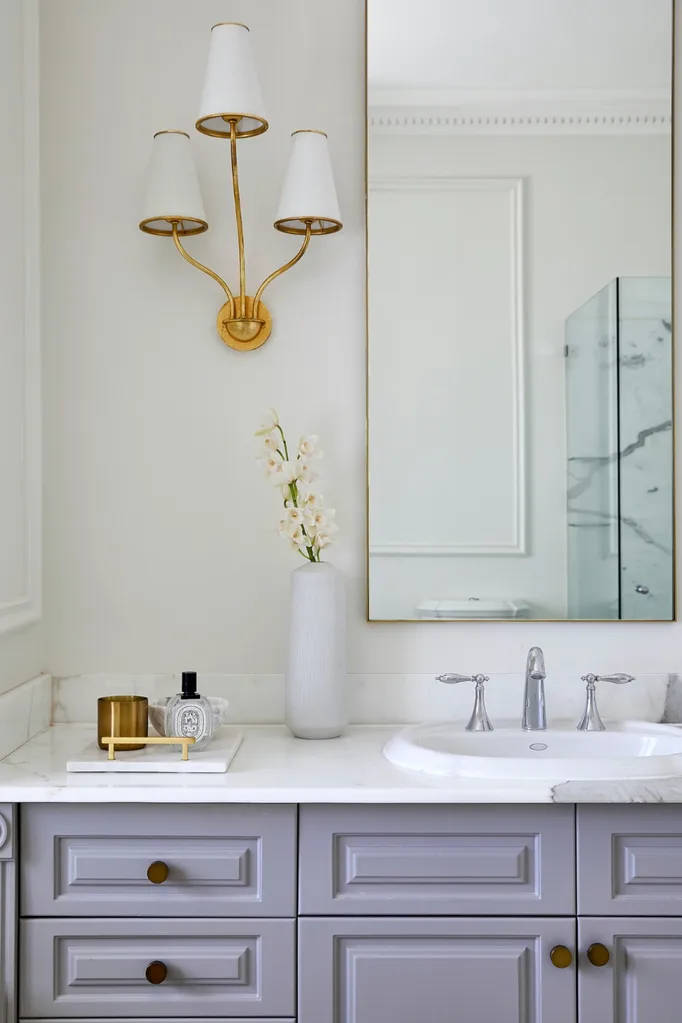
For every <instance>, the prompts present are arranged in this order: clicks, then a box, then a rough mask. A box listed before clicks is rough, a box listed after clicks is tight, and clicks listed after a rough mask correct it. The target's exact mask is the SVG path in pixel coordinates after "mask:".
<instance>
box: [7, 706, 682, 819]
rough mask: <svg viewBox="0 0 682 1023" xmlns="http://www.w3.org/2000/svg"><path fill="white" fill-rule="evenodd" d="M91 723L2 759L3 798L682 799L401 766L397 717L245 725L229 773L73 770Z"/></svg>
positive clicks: (663, 790)
mask: <svg viewBox="0 0 682 1023" xmlns="http://www.w3.org/2000/svg"><path fill="white" fill-rule="evenodd" d="M93 728H94V726H92V725H83V724H78V725H53V726H52V727H51V728H48V729H47V731H45V732H42V733H41V734H40V735H38V736H36V737H35V738H33V739H31V740H30V741H29V742H27V743H25V745H23V746H21V747H20V748H19V749H18V750H16V751H15V752H14V753H12V754H11V755H10V756H8V757H5V759H4V760H2V761H0V802H5V803H27V802H61V803H104V802H110V803H144V802H154V803H182V802H199V803H551V802H560V803H578V802H580V803H590V802H601V803H630V802H635V803H637V802H644V803H654V802H670V803H675V802H682V778H680V779H658V780H657V779H651V778H648V779H646V780H645V781H628V782H622V781H618V782H585V781H580V782H566V783H563V784H555V785H553V784H552V783H550V782H547V781H530V782H529V781H509V780H506V781H497V780H495V781H490V780H488V779H477V778H435V777H432V776H428V775H424V774H416V773H412V772H406V771H402V770H400V769H399V768H397V767H394V766H393V765H391V764H389V763H388V761H386V760H385V759H384V758H383V756H382V752H381V751H382V748H383V745H384V743H385V742H386V740H387V739H388V738H389V737H390V736H391V735H392V734H393V733H394V732H395V726H391V727H389V726H385V727H376V726H355V727H352V728H349V729H348V731H347V733H346V734H345V735H343V736H342V737H341V738H339V739H327V740H322V741H310V740H304V739H294V738H293V737H292V736H291V734H290V733H289V731H288V730H287V729H286V728H284V727H283V726H280V725H271V726H257V727H256V726H254V727H245V728H244V733H245V735H244V742H243V744H242V746H241V748H240V750H239V752H238V753H237V756H236V757H235V759H234V761H233V763H232V764H231V766H230V768H229V770H228V771H227V773H226V774H214V775H209V774H203V775H200V774H193V775H181V774H171V775H168V774H167V775H158V774H154V775H150V774H146V775H145V774H138V775H130V774H120V775H111V774H67V772H66V761H67V759H69V757H71V756H73V755H74V754H76V753H78V752H79V751H80V750H82V749H83V748H84V747H85V746H86V745H87V744H88V742H90V741H91V740H92V737H93Z"/></svg>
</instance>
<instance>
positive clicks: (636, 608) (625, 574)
mask: <svg viewBox="0 0 682 1023" xmlns="http://www.w3.org/2000/svg"><path fill="white" fill-rule="evenodd" d="M670 314H671V281H670V278H669V277H621V278H620V279H619V281H618V367H619V388H618V390H619V425H620V447H619V450H620V459H619V484H620V591H621V594H620V617H621V618H626V619H630V618H633V619H652V618H653V619H667V618H672V617H673V557H672V555H673V473H672V459H673V452H672V386H671V376H672V365H671V363H672V359H671V351H672V329H671V318H670Z"/></svg>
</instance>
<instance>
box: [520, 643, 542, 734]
mask: <svg viewBox="0 0 682 1023" xmlns="http://www.w3.org/2000/svg"><path fill="white" fill-rule="evenodd" d="M545 678H546V672H545V655H544V654H543V652H542V650H541V649H540V647H539V646H532V647H531V648H530V650H529V651H528V657H527V659H526V685H525V688H524V690H523V717H522V719H521V727H522V728H525V729H526V731H529V732H541V731H544V730H545V729H546V728H547V715H546V713H545Z"/></svg>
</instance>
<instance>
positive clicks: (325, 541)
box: [315, 530, 334, 550]
mask: <svg viewBox="0 0 682 1023" xmlns="http://www.w3.org/2000/svg"><path fill="white" fill-rule="evenodd" d="M330 543H334V537H333V536H332V535H331V533H330V532H329V530H325V532H321V533H316V534H315V546H316V547H318V548H319V549H320V550H322V549H323V548H324V547H328V546H329V544H330Z"/></svg>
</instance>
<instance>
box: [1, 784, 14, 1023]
mask: <svg viewBox="0 0 682 1023" xmlns="http://www.w3.org/2000/svg"><path fill="white" fill-rule="evenodd" d="M15 852H16V807H14V806H12V805H10V804H7V803H5V804H0V1023H15V1019H16V996H17V991H16V973H17V966H16V963H17V958H16V956H17V875H16V865H15Z"/></svg>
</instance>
